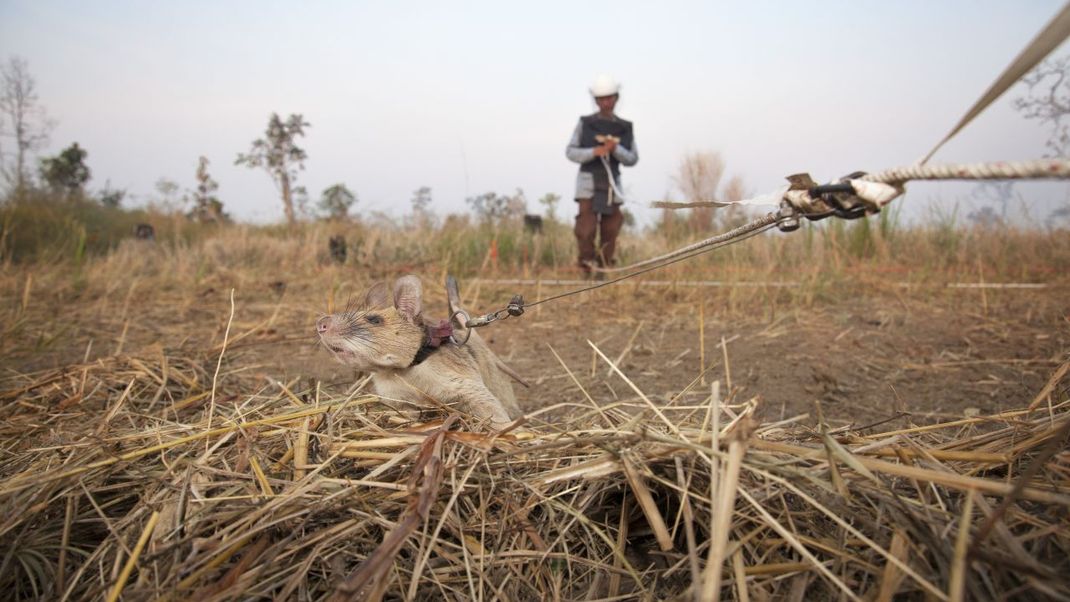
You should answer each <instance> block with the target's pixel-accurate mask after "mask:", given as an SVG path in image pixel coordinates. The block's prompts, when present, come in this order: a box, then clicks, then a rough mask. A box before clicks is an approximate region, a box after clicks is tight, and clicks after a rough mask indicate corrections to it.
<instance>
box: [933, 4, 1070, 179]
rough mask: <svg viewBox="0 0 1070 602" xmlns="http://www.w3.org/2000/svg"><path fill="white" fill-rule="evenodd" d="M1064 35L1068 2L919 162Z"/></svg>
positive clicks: (1069, 28) (1069, 24)
mask: <svg viewBox="0 0 1070 602" xmlns="http://www.w3.org/2000/svg"><path fill="white" fill-rule="evenodd" d="M1067 36H1070V2H1068V3H1066V4H1065V5H1063V8H1062V10H1060V11H1059V14H1057V15H1055V17H1053V18H1052V20H1051V21H1050V22H1048V24H1047V26H1045V27H1044V29H1042V30H1041V31H1040V33H1038V34H1037V35H1036V37H1035V38H1033V41H1032V42H1030V43H1029V45H1028V46H1026V47H1025V49H1024V50H1022V52H1021V54H1019V55H1018V56H1017V57H1015V59H1014V60H1013V61H1012V62H1011V64H1010V65H1008V66H1007V68H1006V69H1004V70H1003V73H1002V74H1000V76H999V78H998V79H997V80H996V81H995V82H993V83H992V85H991V86H990V87H989V88H988V90H987V91H986V92H985V93H984V94H983V95H982V96H981V98H979V99H978V100H977V102H976V103H974V105H973V106H972V107H970V110H969V111H966V114H965V115H964V116H963V117H962V119H960V120H959V122H958V123H957V124H955V127H954V128H952V129H951V131H950V132H949V133H948V134H947V136H944V139H943V140H941V141H940V142H939V143H937V145H936V146H934V147H933V149H932V150H931V151H929V152H928V154H926V155H925V156H924V157H922V158H921V160H920V161H918V163H919V164H925V163H927V162H928V161H929V159H931V158H932V156H933V155H935V154H936V151H938V150H940V147H942V146H943V145H944V144H946V143H947V141H948V140H951V139H952V138H953V137H954V136H955V134H957V133H959V132H960V131H961V130H962V128H964V127H966V126H967V125H968V124H969V123H970V122H971V121H973V118H974V117H977V116H978V115H980V114H981V111H984V110H985V109H986V108H987V107H988V105H990V104H992V103H993V102H994V101H995V100H996V99H997V98H999V97H1000V96H1002V95H1003V93H1004V92H1006V91H1007V90H1008V89H1010V87H1011V86H1013V85H1014V84H1015V83H1016V82H1017V81H1018V80H1019V79H1021V77H1022V76H1023V75H1025V74H1026V73H1029V71H1030V70H1031V69H1033V67H1035V66H1036V64H1037V63H1039V62H1040V61H1041V60H1043V59H1044V57H1046V56H1048V54H1050V53H1051V51H1052V50H1055V49H1056V48H1057V47H1058V46H1059V45H1060V44H1062V43H1063V41H1064V40H1066V38H1067Z"/></svg>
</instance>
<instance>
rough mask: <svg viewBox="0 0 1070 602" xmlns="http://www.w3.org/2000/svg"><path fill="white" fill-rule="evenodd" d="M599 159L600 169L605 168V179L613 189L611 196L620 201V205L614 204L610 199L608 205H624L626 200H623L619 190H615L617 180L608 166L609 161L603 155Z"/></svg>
mask: <svg viewBox="0 0 1070 602" xmlns="http://www.w3.org/2000/svg"><path fill="white" fill-rule="evenodd" d="M599 158H600V159H602V167H605V168H606V177H608V178H609V185H610V186H611V187H612V188H613V194H614V195H616V196H617V198H618V199H620V203H614V202H613V199H612V198H610V199H609V204H610V205H614V204H616V205H620V204H622V203H624V201H626V200H627V199H626V198H624V194H623V193H622V192H621V191H620V188H617V179H616V178H614V177H613V169H612V168H611V167H610V166H609V159H608V158H606V156H605V155H602V156H601V157H599Z"/></svg>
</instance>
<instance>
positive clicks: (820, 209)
mask: <svg viewBox="0 0 1070 602" xmlns="http://www.w3.org/2000/svg"><path fill="white" fill-rule="evenodd" d="M864 175H866V173H865V172H863V171H856V172H854V173H851V174H848V175H847V176H845V177H843V178H840V180H839V181H838V182H834V183H830V184H818V183H816V182H814V181H813V179H811V178H810V174H805V173H804V174H795V175H792V176H788V181H789V182H790V183H791V187H790V188H789V190H796V191H803V190H805V191H806V196H808V197H809V199H808V200H809V202H808V204H809V207H808V208H807V209H804V210H803V211H805V212H800V213H801V215H802V216H804V217H806V219H808V220H810V221H818V220H822V219H825V218H826V217H833V216H835V217H838V218H841V219H858V218H861V217H865V216H867V215H871V214H874V213H879V212H880V207H879V206H877V205H874V204H873V203H871V202H868V201H866V200H864V199H862V198H860V197H859V196H858V192H857V191H856V190H855V188H854V186H852V185H851V182H850V181H851V180H856V179H858V178H861V177H862V176H864ZM784 204H787V205H789V206H790V205H791V203H786V202H785V203H782V205H781V213H782V214H783V213H784V212H785V211H787V210H786V209H785V207H784ZM793 208H794V207H793ZM797 221H798V220H797V219H796V220H794V222H793V221H792V220H791V219H790V217H785V218H784V223H783V224H784V225H781V226H780V229H781V230H783V231H790V230H785V226H786V227H788V228H791V229H794V228H797V227H798V225H797ZM792 226H794V227H792Z"/></svg>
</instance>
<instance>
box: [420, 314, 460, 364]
mask: <svg viewBox="0 0 1070 602" xmlns="http://www.w3.org/2000/svg"><path fill="white" fill-rule="evenodd" d="M451 336H453V325H452V324H450V321H449V320H439V321H438V323H435V324H430V323H426V322H425V323H424V344H423V345H421V346H420V348H419V349H417V350H416V355H414V356H413V358H412V363H410V364H409V367H410V368H411V367H413V366H415V365H417V364H420V363H422V362H423V361H424V360H426V359H427V358H428V357H430V356H431V354H432V353H434V352H435V351H438V349H439V348H440V347H441V346H442V344H443V343H446V342H448V341H449V340H450V337H451Z"/></svg>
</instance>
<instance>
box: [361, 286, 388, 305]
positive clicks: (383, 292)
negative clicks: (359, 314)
mask: <svg viewBox="0 0 1070 602" xmlns="http://www.w3.org/2000/svg"><path fill="white" fill-rule="evenodd" d="M389 305H390V292H389V291H388V290H387V288H386V283H385V282H377V283H375V286H373V287H371V289H369V290H368V294H367V295H365V296H364V309H375V308H378V307H387V306H389Z"/></svg>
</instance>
